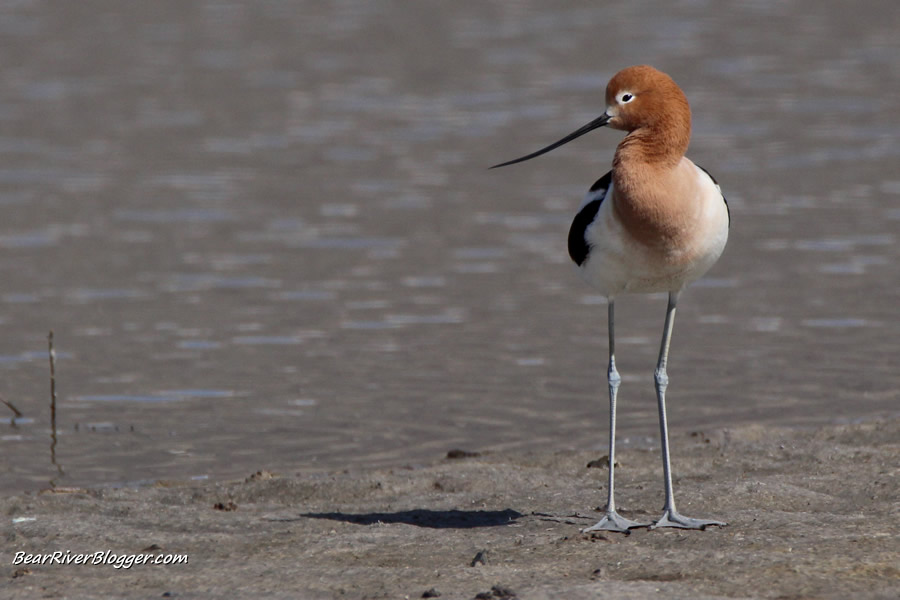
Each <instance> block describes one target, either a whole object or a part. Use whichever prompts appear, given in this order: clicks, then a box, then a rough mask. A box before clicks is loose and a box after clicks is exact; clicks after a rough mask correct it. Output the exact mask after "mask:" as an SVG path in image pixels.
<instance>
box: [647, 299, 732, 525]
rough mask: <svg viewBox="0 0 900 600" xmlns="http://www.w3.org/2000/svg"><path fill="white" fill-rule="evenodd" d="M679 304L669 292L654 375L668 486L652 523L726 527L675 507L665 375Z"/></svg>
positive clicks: (664, 473) (666, 377) (719, 522)
mask: <svg viewBox="0 0 900 600" xmlns="http://www.w3.org/2000/svg"><path fill="white" fill-rule="evenodd" d="M677 303H678V293H677V292H670V293H669V305H668V307H667V308H666V324H665V327H664V329H663V338H662V344H661V346H660V349H659V362H658V363H657V364H656V372H655V373H654V378H655V380H656V398H657V401H658V403H659V431H660V440H661V443H662V460H663V475H664V477H665V486H666V505H665V507H664V508H663V515H662V517H660V518H659V519H658V520H657V521H655V522H654V523H653V525H652V526H651V528H652V529H655V528H657V527H680V528H682V529H706V527H707V526H709V525H718V526H719V527H724V526H725V523H723V522H721V521H712V520H707V519H691V518H690V517H685V516H682V515H680V514H679V513H678V511H677V510H675V495H674V493H673V490H672V469H671V466H670V459H669V427H668V424H667V422H666V388H667V387H668V385H669V376H668V375H667V374H666V363H667V362H668V360H669V341H670V339H671V337H672V327H673V326H674V324H675V305H676V304H677Z"/></svg>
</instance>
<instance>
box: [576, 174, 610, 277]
mask: <svg viewBox="0 0 900 600" xmlns="http://www.w3.org/2000/svg"><path fill="white" fill-rule="evenodd" d="M611 185H612V171H610V172H609V173H607V174H606V175H604V176H603V177H601V178H600V179H598V180H597V181H596V182H595V183H594V185H592V186H591V189H590V191H589V192H588V198H589V200H588V201H587V203H586V204H585V205H584V206H583V207H582V208H581V210H580V211H578V214H577V215H575V220H574V221H572V227H570V228H569V256H571V257H572V260H574V261H575V264H576V265H578V266H579V267H580V266H581V265H582V264H584V261H585V260H587V257H588V254H590V253H591V245H590V244H588V241H587V240H586V239H585V237H584V234H585V232H586V231H587V228H588V226H589V225H590V224H591V223H593V222H594V219H595V218H596V217H597V211H598V210H600V205H601V204H602V203H603V200H604V198H606V196H607V193H608V192H609V188H610V186H611Z"/></svg>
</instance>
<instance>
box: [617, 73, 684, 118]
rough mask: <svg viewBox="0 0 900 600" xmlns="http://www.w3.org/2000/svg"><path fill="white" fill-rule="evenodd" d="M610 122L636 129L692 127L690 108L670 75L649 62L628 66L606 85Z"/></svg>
mask: <svg viewBox="0 0 900 600" xmlns="http://www.w3.org/2000/svg"><path fill="white" fill-rule="evenodd" d="M606 114H607V115H608V116H609V121H608V122H607V125H608V126H609V127H612V128H613V129H621V130H623V131H634V130H636V129H640V128H642V127H649V128H654V129H656V128H659V127H681V128H684V127H686V128H687V130H688V131H690V127H691V108H690V106H689V105H688V101H687V98H686V97H685V95H684V92H682V91H681V88H680V87H678V84H676V83H675V82H674V81H673V80H672V78H671V77H669V76H668V75H666V74H665V73H663V72H662V71H659V70H657V69H654V68H653V67H650V66H648V65H637V66H634V67H627V68H625V69H622V70H621V71H619V72H618V73H616V74H615V75H614V76H613V78H612V79H610V80H609V83H608V84H607V86H606Z"/></svg>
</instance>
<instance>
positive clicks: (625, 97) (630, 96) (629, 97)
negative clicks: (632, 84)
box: [622, 93, 634, 104]
mask: <svg viewBox="0 0 900 600" xmlns="http://www.w3.org/2000/svg"><path fill="white" fill-rule="evenodd" d="M632 100H634V94H628V93H625V94H622V103H623V104H625V103H626V102H631V101H632Z"/></svg>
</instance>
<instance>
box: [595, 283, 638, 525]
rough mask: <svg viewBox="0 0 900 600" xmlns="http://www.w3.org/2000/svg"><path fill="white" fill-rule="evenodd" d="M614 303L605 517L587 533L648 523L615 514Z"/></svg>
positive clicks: (616, 377) (616, 387) (616, 378)
mask: <svg viewBox="0 0 900 600" xmlns="http://www.w3.org/2000/svg"><path fill="white" fill-rule="evenodd" d="M614 306H615V305H614V303H613V299H612V298H610V299H609V369H608V370H607V371H606V377H607V380H608V381H609V486H608V496H607V500H606V516H604V517H603V518H602V519H600V521H598V522H597V523H596V524H594V525H592V526H591V527H588V528H587V529H583V530H582V531H583V532H589V531H623V532H627V531H628V530H629V529H632V528H634V527H647V526H648V525H649V523H638V522H637V521H631V520H629V519H626V518H625V517H623V516H621V515H620V514H619V513H618V512H616V500H615V491H616V488H615V468H616V394H617V393H618V391H619V384H620V383H621V382H622V378H621V377H620V376H619V372H618V371H617V370H616V341H615V329H614V324H613V323H614V321H615V318H614V313H615V309H614Z"/></svg>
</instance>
